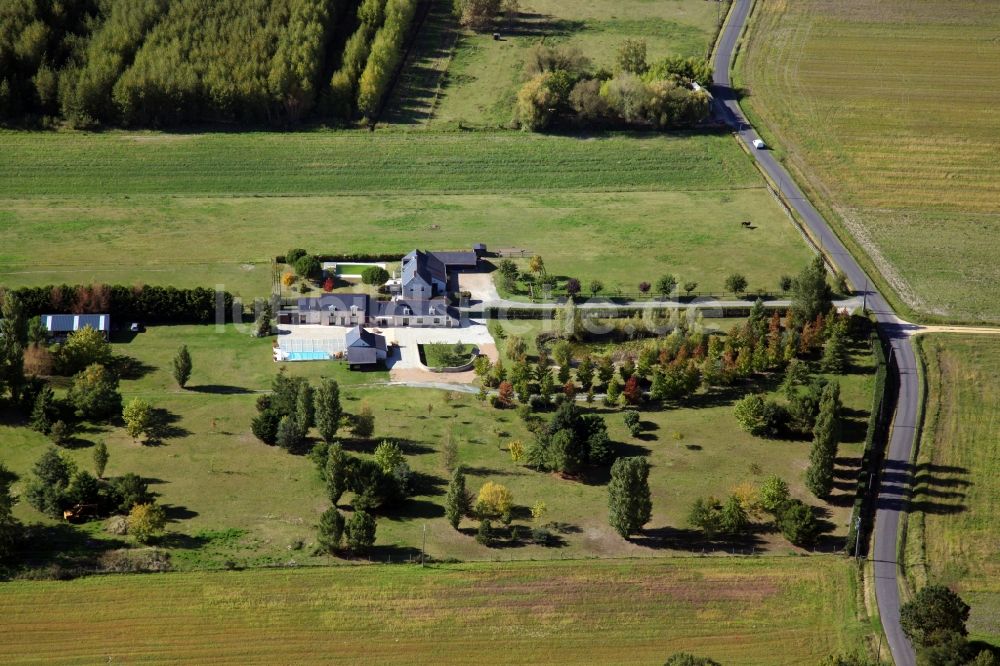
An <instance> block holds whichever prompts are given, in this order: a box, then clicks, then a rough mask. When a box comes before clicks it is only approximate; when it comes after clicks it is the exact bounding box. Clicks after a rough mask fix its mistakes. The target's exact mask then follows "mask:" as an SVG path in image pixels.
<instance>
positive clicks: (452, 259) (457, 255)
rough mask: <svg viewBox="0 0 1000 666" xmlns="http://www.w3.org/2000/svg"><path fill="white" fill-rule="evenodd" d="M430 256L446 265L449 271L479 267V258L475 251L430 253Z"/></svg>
mask: <svg viewBox="0 0 1000 666" xmlns="http://www.w3.org/2000/svg"><path fill="white" fill-rule="evenodd" d="M428 254H430V255H431V256H432V257H434V258H435V259H437V260H438V261H440V262H441V263H442V264H444V266H445V268H446V269H447V270H453V269H456V268H475V267H476V266H477V265H479V257H478V256H477V255H476V253H475V252H474V251H467V252H429V253H428Z"/></svg>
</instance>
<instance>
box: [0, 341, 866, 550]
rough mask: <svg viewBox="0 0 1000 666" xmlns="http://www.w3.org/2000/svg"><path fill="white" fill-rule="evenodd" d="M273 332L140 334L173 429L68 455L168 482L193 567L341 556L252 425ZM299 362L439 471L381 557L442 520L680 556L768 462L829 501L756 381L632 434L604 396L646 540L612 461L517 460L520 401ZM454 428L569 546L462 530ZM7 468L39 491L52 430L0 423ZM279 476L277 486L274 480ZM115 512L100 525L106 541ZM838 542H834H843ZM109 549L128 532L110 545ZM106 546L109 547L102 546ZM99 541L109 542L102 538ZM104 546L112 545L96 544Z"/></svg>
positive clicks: (849, 392) (467, 451) (849, 446)
mask: <svg viewBox="0 0 1000 666" xmlns="http://www.w3.org/2000/svg"><path fill="white" fill-rule="evenodd" d="M182 343H183V344H187V345H188V347H189V349H190V351H191V354H192V357H193V360H194V373H193V374H192V378H191V381H190V384H189V388H188V389H187V390H181V389H178V388H177V387H176V386H175V385H174V382H173V379H172V378H171V375H170V372H169V361H170V359H171V358H172V356H173V354H174V353H175V351H176V349H177V348H178V347H179V345H180V344H182ZM269 346H270V343H269V342H268V341H265V340H255V339H253V338H250V337H249V336H248V335H245V334H242V333H239V332H237V331H235V330H234V329H233V328H232V327H227V328H226V329H225V330H224V331H223V332H216V331H215V329H214V327H211V326H203V327H191V326H172V327H150V328H149V330H148V331H147V332H146V333H143V334H140V335H139V336H137V337H136V338H135V339H134V340H133V341H131V342H128V343H118V344H116V345H115V351H116V353H118V354H127V355H129V356H132V357H133V358H136V359H138V360H140V361H141V362H142V363H143V365H144V367H145V368H146V371H147V374H145V375H144V376H143V377H141V378H139V379H132V380H126V381H124V382H123V384H122V393H123V395H124V397H125V399H126V400H128V399H130V398H131V397H133V396H142V397H144V398H145V399H147V400H148V401H149V402H151V403H152V404H153V406H154V407H156V408H159V409H163V410H166V412H167V414H168V416H169V417H170V420H171V421H172V423H171V427H172V429H173V432H172V433H169V434H168V436H166V437H165V438H164V439H163V443H162V444H161V445H158V446H144V445H142V444H137V443H135V442H134V441H132V439H131V438H130V437H128V436H127V435H126V434H125V432H124V431H123V429H121V428H108V427H106V426H102V427H88V428H87V429H86V430H85V431H83V432H82V433H81V434H80V435H79V438H78V440H77V442H76V443H75V444H74V446H73V447H72V448H70V449H68V450H67V451H66V453H67V455H68V456H70V457H71V458H72V459H74V460H75V461H76V462H77V463H78V465H79V466H80V467H83V468H86V469H91V468H92V463H91V458H92V447H91V443H92V442H93V441H96V440H97V439H104V440H106V441H107V444H108V447H109V450H110V452H111V462H110V464H109V466H108V472H107V473H108V474H109V475H112V476H113V475H120V474H123V473H125V472H129V471H131V472H136V473H138V474H140V475H141V476H144V477H147V478H152V479H155V481H154V482H153V485H152V490H154V491H155V492H156V493H157V494H158V501H159V502H160V503H162V504H164V505H165V506H167V507H168V509H169V513H170V515H171V517H172V519H173V520H172V522H171V523H170V525H169V527H168V530H169V532H170V533H171V534H172V536H168V538H167V539H165V540H164V542H163V543H162V546H163V547H164V548H165V549H167V550H168V551H170V553H171V556H172V559H173V564H174V566H175V568H178V569H200V568H205V567H220V566H222V565H223V564H224V563H225V562H227V561H233V562H236V563H238V564H241V565H246V566H255V565H261V564H279V563H284V562H287V561H289V560H294V561H296V562H332V561H335V560H333V558H328V557H319V556H313V555H312V554H311V551H312V545H313V544H314V543H315V525H316V522H317V520H318V517H319V515H320V513H321V512H322V511H323V510H325V509H326V507H327V506H328V501H327V500H326V499H325V493H324V489H323V486H322V484H321V482H320V481H319V479H318V477H317V475H316V472H315V470H314V468H313V465H312V463H311V462H310V461H309V460H308V459H307V458H306V457H304V456H294V455H290V454H288V453H286V452H284V451H282V450H280V449H277V448H273V447H268V446H266V445H264V444H262V443H260V442H259V441H257V440H256V439H255V438H254V437H253V436H252V434H251V433H250V430H249V423H250V419H251V417H252V415H253V413H254V402H255V400H256V399H257V397H258V395H259V394H260V392H261V391H264V390H266V389H267V388H268V387H269V385H270V381H271V378H272V376H273V374H274V372H276V369H277V366H276V365H275V364H274V362H273V361H271V358H270V349H269ZM855 360H856V362H857V363H858V367H857V368H856V374H851V375H847V376H844V377H842V378H841V382H842V385H843V397H844V401H845V405H847V407H848V414H849V420H848V423H847V426H846V428H845V432H846V442H845V443H844V444H843V445H842V446H841V451H840V455H841V457H842V458H843V459H844V465H843V466H842V470H841V473H840V474H841V478H842V480H843V483H841V484H839V485H838V488H840V490H838V491H837V492H836V493H835V497H834V498H833V500H832V503H831V504H829V505H826V506H825V507H824V508H825V510H826V511H827V512H828V516H827V520H829V522H830V525H829V527H830V529H831V530H832V534H833V535H834V536H835V537H837V536H842V535H843V534H844V533H845V526H846V522H847V520H848V512H849V507H850V494H849V492H850V487H851V483H850V479H851V478H852V476H851V475H852V474H854V471H853V470H854V469H855V465H856V461H855V460H854V459H856V458H857V456H858V455H859V453H860V449H861V441H862V439H863V436H864V420H865V418H866V416H867V411H868V408H869V405H870V403H871V390H872V386H871V383H872V375H871V374H870V369H871V368H870V360H869V359H867V358H866V357H865V356H864V355H857V356H856V357H855ZM283 367H285V368H286V370H287V372H289V373H290V374H294V375H302V376H306V377H309V378H310V379H312V380H314V381H315V380H318V379H319V378H320V377H321V376H323V375H326V376H331V377H334V378H336V379H337V380H338V381H340V382H341V384H342V387H343V391H342V394H343V398H344V406H345V410H346V411H347V412H349V413H356V412H357V411H358V409H359V408H360V405H361V404H363V403H367V404H368V405H370V406H371V408H372V410H373V412H374V415H375V423H376V425H375V438H374V441H375V442H377V441H380V440H381V439H382V438H392V439H395V440H398V441H399V442H401V444H402V447H403V449H404V452H405V453H406V455H407V459H408V462H409V464H410V465H411V467H412V468H413V470H414V471H416V472H418V473H420V475H421V476H420V478H421V479H423V480H422V481H421V483H420V485H419V488H418V492H417V494H416V496H415V497H414V498H413V499H412V500H410V501H408V502H406V503H405V504H404V505H403V506H402V507H401V508H400V509H399V510H397V511H395V512H393V513H392V514H391V515H390V516H388V517H385V518H382V519H380V520H379V526H378V541H377V546H378V548H377V550H376V552H375V553H374V556H375V557H376V558H377V559H382V560H384V559H395V560H397V561H398V560H399V559H400V558H404V557H410V556H413V554H414V553H415V552H417V551H416V549H417V548H418V547H419V544H420V543H421V540H422V539H423V536H424V534H423V530H424V527H425V526H426V544H427V546H426V547H427V552H428V553H429V554H430V555H431V556H433V557H435V558H439V559H446V558H459V559H463V560H481V559H494V558H497V557H501V558H504V559H507V558H514V559H527V558H533V559H551V558H562V557H580V556H584V557H595V556H596V557H617V556H637V557H647V556H657V555H663V554H680V553H685V552H689V549H690V548H692V547H695V549H696V550H697V551H698V552H701V546H695V545H693V543H694V542H692V541H691V539H690V536H688V537H682V538H680V539H677V540H673V539H671V538H670V534H671V533H672V531H673V530H675V529H683V528H685V527H686V525H685V518H686V514H687V510H688V507H689V506H690V503H691V502H692V501H693V500H694V498H695V497H698V496H702V495H706V494H714V495H717V496H724V495H726V494H727V493H729V492H730V489H731V488H732V487H733V486H735V485H737V484H739V483H742V482H745V481H760V480H761V479H762V478H763V476H764V475H765V474H768V473H777V474H780V475H781V476H782V477H784V478H786V479H787V480H788V481H789V483H790V485H791V487H792V490H793V493H794V494H795V495H796V496H799V497H802V498H803V499H806V500H808V501H809V502H810V503H813V504H818V502H817V501H816V500H815V499H813V498H811V497H810V496H809V495H808V493H807V491H806V490H805V489H804V487H803V485H802V476H803V471H804V468H805V465H806V460H807V457H808V451H809V444H808V442H794V441H780V440H779V441H772V440H763V439H757V438H754V437H751V436H749V435H747V434H746V433H743V432H742V431H740V430H739V428H738V427H737V424H736V421H735V419H734V418H733V415H732V407H731V403H732V401H733V400H734V399H735V398H736V397H738V396H739V395H740V391H731V392H722V393H714V394H711V395H704V394H703V395H700V396H698V397H697V398H696V399H694V400H693V401H692V402H691V404H690V405H688V408H684V409H655V410H649V411H643V420H644V421H645V422H646V423H645V432H644V433H643V435H642V436H641V437H640V438H633V437H631V436H630V435H629V434H628V432H627V430H626V428H625V426H624V423H623V422H622V417H621V413H620V412H619V411H617V410H606V409H604V408H603V407H595V408H596V410H597V412H598V413H602V414H604V415H605V416H606V418H607V423H608V426H609V430H610V434H611V436H612V438H613V439H614V440H615V441H618V442H621V443H622V453H623V454H627V455H647V456H648V457H649V460H650V462H651V463H652V465H653V469H652V475H651V486H652V493H653V506H654V511H653V519H652V521H651V522H650V524H649V526H648V527H649V533H648V534H646V535H645V536H643V537H642V538H638V539H636V540H634V541H633V542H626V541H624V540H622V539H621V538H620V537H618V536H617V535H616V534H615V533H614V532H613V531H612V529H611V528H610V526H609V525H608V523H607V513H606V512H607V508H606V506H607V489H606V485H605V484H606V478H604V477H603V476H602V474H600V473H598V474H597V475H596V476H594V477H593V478H591V479H589V480H588V481H587V482H581V481H572V480H565V479H562V478H560V477H558V476H556V475H550V474H544V473H540V472H535V471H532V470H530V469H528V468H526V467H523V466H521V465H519V464H515V463H514V462H513V461H512V460H511V458H510V455H509V454H508V452H507V450H506V449H507V445H508V443H509V442H510V441H512V440H514V439H518V440H520V441H522V442H525V443H527V442H529V441H530V438H531V437H532V435H531V434H530V433H529V432H528V431H527V429H526V427H525V425H524V423H523V422H522V421H521V420H520V419H519V418H518V417H517V415H516V414H515V412H514V411H513V410H508V411H496V410H494V409H492V408H490V407H487V406H484V405H483V404H481V403H480V402H479V401H478V400H476V399H475V397H474V396H472V395H468V394H458V393H446V392H444V391H439V390H428V389H411V388H402V387H385V386H382V385H379V383H380V382H383V381H385V380H386V379H387V375H386V373H384V372H370V373H368V372H366V373H358V372H350V371H348V370H346V369H345V367H344V366H343V365H342V364H339V363H334V362H302V363H289V364H284V365H283ZM448 438H450V439H451V440H452V441H454V442H456V443H457V444H458V450H459V458H460V461H461V462H462V463H463V464H464V465H465V466H467V468H468V470H469V481H468V484H469V487H470V489H471V490H473V491H477V490H478V489H479V487H480V486H481V485H482V484H483V483H484V482H486V481H487V480H493V481H497V482H500V483H503V484H505V485H507V486H508V487H509V488H510V489H511V491H512V492H513V494H514V499H515V503H516V505H517V506H518V507H520V508H519V509H517V511H516V512H515V515H516V516H517V518H516V522H517V524H521V525H529V523H530V517H529V516H527V507H530V506H532V505H533V504H534V503H535V502H536V501H539V500H541V501H544V502H545V503H546V505H547V506H548V514H547V516H546V518H545V519H544V521H543V522H544V523H546V524H547V523H553V524H554V526H553V527H552V529H553V530H554V531H555V532H557V533H558V537H559V541H560V544H559V545H558V546H557V547H553V548H546V547H542V546H537V545H531V544H527V543H525V544H522V545H519V546H518V547H516V548H508V549H492V550H491V549H488V548H486V547H484V546H481V545H479V544H478V543H476V541H475V539H474V538H473V535H472V532H473V531H474V527H475V523H473V522H472V521H465V522H464V524H463V525H462V527H463V530H464V531H463V532H456V531H455V530H453V529H452V528H451V527H450V526H449V525H448V524H447V522H446V521H445V520H444V509H443V506H444V504H443V503H444V495H443V488H444V485H445V483H446V480H447V472H446V471H445V469H444V467H443V461H442V458H441V454H440V452H441V450H442V446H443V443H444V442H445V441H446V440H447V439H448ZM0 440H2V441H3V442H4V447H3V453H2V458H0V459H2V460H3V462H4V464H6V465H8V466H9V467H10V468H11V469H12V470H14V471H15V472H17V473H18V474H20V475H21V476H22V480H21V481H20V482H18V484H17V485H16V486H15V492H20V491H21V489H23V486H24V483H25V482H26V480H27V477H28V476H29V475H30V470H31V466H32V464H33V463H34V461H35V460H36V459H37V458H38V456H39V455H40V454H41V452H42V451H43V449H44V448H45V446H46V445H47V443H46V440H45V438H44V437H43V436H41V435H39V434H37V433H35V432H33V431H30V430H28V429H27V428H25V427H23V426H22V427H15V426H14V425H13V424H5V425H3V426H0ZM346 445H347V447H348V448H349V449H351V450H352V451H354V452H355V453H357V454H359V455H367V454H369V453H370V452H371V449H372V446H373V444H372V443H364V442H353V441H350V440H348V441H347V443H346ZM262 488H266V489H267V492H261V489H262ZM17 514H18V516H19V517H21V518H22V519H24V520H26V521H28V522H33V521H43V522H45V523H47V524H51V521H45V520H44V519H43V518H42V517H41V516H40V515H39V514H38V513H37V512H35V511H34V510H33V509H32V508H30V507H29V506H28V505H27V504H26V503H21V504H19V505H18V506H17ZM100 527H101V526H100V523H93V524H91V525H88V526H87V527H86V528H85V529H86V531H87V532H88V533H92V534H93V535H94V536H95V537H99V538H102V539H107V538H110V537H108V535H102V534H101V533H100ZM836 544H837V540H836V538H834V539H832V540H827V541H824V542H823V544H822V546H821V547H822V548H823V549H825V550H827V551H829V550H830V549H831V548H834V547H836ZM98 545H99V546H101V547H103V548H113V547H114V544H111V543H107V542H98ZM739 548H741V549H743V550H744V551H745V550H746V549H749V548H754V549H757V550H758V551H760V550H763V551H767V552H770V553H786V552H790V551H792V550H794V549H793V548H792V547H791V546H789V545H788V543H787V542H785V541H784V539H783V538H782V537H781V536H780V535H777V534H771V533H766V532H765V533H761V534H758V535H757V536H756V538H755V539H753V540H752V541H750V542H747V543H744V544H741V545H740V546H739ZM91 550H92V551H93V549H91ZM96 550H97V551H99V550H101V548H98V549H96ZM94 552H96V551H94Z"/></svg>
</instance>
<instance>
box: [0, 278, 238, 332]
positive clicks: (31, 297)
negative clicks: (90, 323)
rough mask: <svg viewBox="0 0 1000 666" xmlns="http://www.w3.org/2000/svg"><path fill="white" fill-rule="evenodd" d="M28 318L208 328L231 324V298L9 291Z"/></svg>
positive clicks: (63, 289) (88, 289)
mask: <svg viewBox="0 0 1000 666" xmlns="http://www.w3.org/2000/svg"><path fill="white" fill-rule="evenodd" d="M11 292H12V293H14V294H15V295H17V297H18V298H19V299H20V300H21V304H22V306H23V307H24V312H25V314H26V315H27V316H29V317H37V316H38V315H43V314H110V315H111V316H112V318H115V319H117V320H119V321H121V320H124V321H126V322H127V321H140V322H146V323H150V324H209V323H213V322H215V321H216V308H217V305H218V303H219V300H220V295H221V304H222V306H223V311H222V313H221V314H222V317H223V319H224V320H225V321H232V311H233V295H232V294H230V293H229V292H228V291H226V292H216V291H214V290H212V289H205V288H203V287H196V288H194V289H177V288H175V287H152V286H142V287H128V286H124V285H106V284H101V285H87V286H84V285H76V286H71V285H65V284H64V285H50V286H46V287H20V288H18V289H13V290H11Z"/></svg>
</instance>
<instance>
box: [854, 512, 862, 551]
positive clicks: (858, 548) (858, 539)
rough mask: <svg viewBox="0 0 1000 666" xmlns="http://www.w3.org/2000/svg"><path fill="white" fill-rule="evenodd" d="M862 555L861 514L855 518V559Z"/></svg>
mask: <svg viewBox="0 0 1000 666" xmlns="http://www.w3.org/2000/svg"><path fill="white" fill-rule="evenodd" d="M859 557H861V516H858V517H857V518H855V519H854V559H858V558H859Z"/></svg>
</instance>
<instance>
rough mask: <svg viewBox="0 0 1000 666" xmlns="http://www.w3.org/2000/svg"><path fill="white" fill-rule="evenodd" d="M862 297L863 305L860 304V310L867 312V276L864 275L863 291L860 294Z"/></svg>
mask: <svg viewBox="0 0 1000 666" xmlns="http://www.w3.org/2000/svg"><path fill="white" fill-rule="evenodd" d="M862 298H863V299H864V301H863V305H862V306H861V312H863V313H864V314H868V276H867V275H866V276H865V293H864V294H863V295H862Z"/></svg>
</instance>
